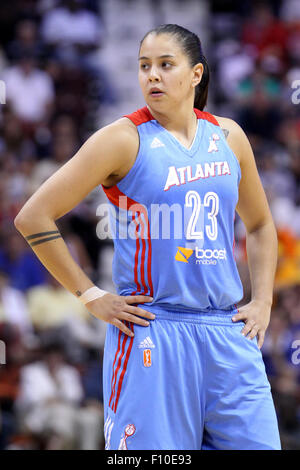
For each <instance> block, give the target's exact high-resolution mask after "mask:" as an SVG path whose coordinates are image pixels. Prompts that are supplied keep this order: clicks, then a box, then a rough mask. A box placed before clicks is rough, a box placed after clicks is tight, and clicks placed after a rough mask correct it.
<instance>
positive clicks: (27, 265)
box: [0, 227, 47, 292]
mask: <svg viewBox="0 0 300 470" xmlns="http://www.w3.org/2000/svg"><path fill="white" fill-rule="evenodd" d="M0 269H2V270H3V271H5V272H6V273H7V274H8V275H9V278H10V282H11V286H12V287H14V288H15V289H19V290H21V291H23V292H26V291H27V289H29V288H30V287H33V286H36V285H40V284H44V283H45V282H46V273H47V270H46V269H45V268H44V266H43V265H42V263H41V262H40V261H39V260H38V259H37V258H36V256H35V255H34V253H33V252H32V250H31V249H30V247H29V246H28V245H27V243H26V242H24V239H22V237H20V236H19V234H18V233H17V232H16V231H15V230H13V228H12V227H9V228H7V229H6V231H5V232H4V227H3V231H2V240H1V247H0Z"/></svg>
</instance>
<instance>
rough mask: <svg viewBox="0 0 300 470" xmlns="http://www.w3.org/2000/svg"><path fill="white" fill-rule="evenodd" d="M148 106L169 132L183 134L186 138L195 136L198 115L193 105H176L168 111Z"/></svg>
mask: <svg viewBox="0 0 300 470" xmlns="http://www.w3.org/2000/svg"><path fill="white" fill-rule="evenodd" d="M147 107H148V109H149V111H150V113H151V114H152V116H153V117H154V118H155V119H156V120H157V121H158V122H159V124H160V125H161V126H163V127H164V128H165V129H167V130H168V131H169V132H175V133H178V134H181V135H182V136H183V137H185V138H186V139H189V138H193V136H194V134H195V130H196V127H197V116H196V114H195V112H194V108H193V107H192V106H189V107H187V106H184V107H182V108H181V107H176V109H174V110H173V109H172V110H168V111H167V112H165V111H162V112H161V111H157V110H154V109H153V108H151V107H150V106H147Z"/></svg>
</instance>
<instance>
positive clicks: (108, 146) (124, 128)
mask: <svg viewBox="0 0 300 470" xmlns="http://www.w3.org/2000/svg"><path fill="white" fill-rule="evenodd" d="M91 139H92V140H94V148H98V149H99V151H101V153H102V155H105V156H106V157H107V158H106V161H110V162H111V164H113V171H111V173H110V174H109V175H107V177H106V178H105V180H104V181H103V184H104V186H108V187H109V186H113V185H114V184H116V183H117V182H118V181H120V180H121V179H122V178H123V177H124V176H125V175H126V174H127V173H128V171H129V170H130V168H131V167H132V165H133V164H134V162H135V159H136V156H137V154H138V150H139V135H138V131H137V128H136V126H135V124H133V122H131V121H130V119H128V118H121V119H118V120H116V121H114V122H112V123H111V124H108V125H107V126H105V127H103V128H101V129H99V130H98V131H96V132H95V133H94V134H93V136H92V137H91ZM100 149H101V150H100ZM111 168H112V167H111Z"/></svg>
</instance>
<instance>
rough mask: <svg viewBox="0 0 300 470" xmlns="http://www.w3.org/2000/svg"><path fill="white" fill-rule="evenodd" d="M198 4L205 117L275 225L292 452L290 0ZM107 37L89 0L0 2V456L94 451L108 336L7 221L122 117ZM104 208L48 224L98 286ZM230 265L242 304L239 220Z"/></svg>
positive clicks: (91, 202)
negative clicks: (233, 148) (231, 125)
mask: <svg viewBox="0 0 300 470" xmlns="http://www.w3.org/2000/svg"><path fill="white" fill-rule="evenodd" d="M127 1H129V0H124V2H123V3H124V8H125V7H126V3H127ZM133 1H134V0H131V3H132V2H133ZM136 1H137V0H136ZM143 1H144V0H143ZM145 1H146V0H145ZM149 1H150V0H149ZM187 1H201V0H187ZM161 2H163V0H161V1H159V0H156V1H154V0H151V5H153V6H154V7H155V4H157V5H159V3H161ZM173 2H174V8H176V4H177V0H173ZM208 5H209V9H210V14H209V32H210V42H209V43H208V44H207V45H204V46H205V47H204V49H205V52H206V56H207V58H208V63H209V64H210V68H211V85H210V95H209V105H208V107H207V109H206V110H207V111H209V112H212V113H215V114H217V115H220V116H227V117H231V118H233V119H235V120H236V121H237V122H238V123H239V124H240V125H241V126H242V127H243V129H244V130H245V132H246V133H247V135H248V137H249V139H250V142H251V145H252V148H253V151H254V154H255V157H256V162H257V166H258V169H259V173H260V176H261V179H262V182H263V185H264V188H265V191H266V194H267V197H268V200H269V203H270V207H271V210H272V214H273V217H274V220H275V223H276V227H277V231H278V239H279V253H278V254H279V261H278V267H277V273H276V280H275V292H274V304H273V308H272V317H271V322H270V326H269V328H268V331H267V335H266V339H265V343H264V346H263V349H262V353H263V358H264V361H265V365H266V370H267V373H268V377H269V380H270V382H271V385H272V391H273V396H274V400H275V405H276V409H277V413H278V418H279V424H280V432H281V438H282V443H283V446H284V448H286V449H300V148H299V147H300V103H298V102H297V89H295V86H296V85H297V84H296V85H295V83H296V81H297V80H300V2H299V1H298V0H269V1H268V0H265V1H250V0H245V1H244V2H239V1H237V0H230V1H228V2H224V1H221V0H212V1H210V2H208ZM164 20H165V21H166V22H167V21H168V18H164ZM157 21H159V19H158V20H157ZM105 31H106V25H105V21H104V18H103V14H102V11H101V2H100V1H99V0H40V1H36V0H10V2H8V3H7V2H2V3H0V35H1V46H0V75H1V77H0V78H1V80H4V82H5V85H6V103H5V104H2V105H1V109H0V339H1V340H2V341H4V343H5V345H6V351H5V352H6V361H5V362H6V363H5V364H3V365H0V449H103V447H104V441H103V403H102V369H101V367H102V354H103V344H104V338H105V325H103V324H102V322H100V321H98V320H96V319H95V318H93V317H92V316H91V315H90V314H89V313H88V311H87V310H86V308H85V307H84V306H82V304H81V303H80V302H78V300H77V299H76V298H75V297H74V296H73V295H72V294H70V293H69V292H68V291H66V290H65V289H64V288H63V287H62V286H61V285H60V284H59V283H58V282H57V281H56V280H55V279H54V278H53V277H52V276H51V275H49V274H48V272H47V270H46V269H45V268H44V267H43V265H42V264H41V263H40V262H39V260H38V259H37V257H36V256H35V254H34V253H33V252H32V250H31V248H30V247H29V245H27V243H26V241H25V240H24V239H23V237H22V236H21V235H20V234H19V233H18V232H17V231H16V229H15V227H14V224H13V220H14V217H15V216H16V214H17V213H18V211H19V210H20V208H21V207H22V206H23V204H24V203H25V201H26V200H27V199H28V198H29V197H30V195H31V194H32V193H33V192H34V191H35V190H36V189H37V188H38V187H39V186H40V185H41V184H42V183H43V181H45V180H46V179H47V178H48V177H49V176H50V175H51V174H52V173H53V172H55V171H56V170H57V169H58V168H59V167H60V166H61V165H63V164H64V163H65V162H66V161H67V160H68V159H69V158H70V157H72V155H74V153H75V152H76V151H77V149H78V148H79V147H80V146H81V145H82V143H83V142H84V141H85V140H86V138H87V137H88V136H89V135H90V134H91V133H92V132H94V131H95V130H96V129H97V126H98V121H97V119H98V118H99V109H101V105H102V104H103V103H106V104H108V105H110V106H114V105H116V106H118V96H117V94H116V93H115V90H114V88H113V87H112V85H111V82H110V76H109V74H108V73H107V68H106V64H105V63H101V61H99V60H98V57H99V56H98V51H99V50H100V49H101V47H102V46H103V44H104V43H105V37H106V35H105ZM195 32H196V33H198V34H199V36H200V38H201V31H195ZM293 87H294V88H293ZM298 87H299V89H300V86H299V85H298ZM298 99H300V91H299V93H298ZM130 111H131V110H129V112H130ZM101 197H102V196H101V194H100V191H99V190H98V188H97V190H95V191H93V192H92V193H91V194H90V195H89V196H88V197H87V198H86V199H85V200H84V201H83V202H82V203H80V204H79V205H78V206H77V207H76V208H74V209H73V210H72V211H71V212H70V213H69V214H67V215H66V216H64V217H63V218H61V219H60V220H59V221H57V225H58V227H59V229H60V231H61V233H62V235H63V238H64V240H65V242H66V243H67V246H68V248H69V249H70V251H71V253H72V256H73V257H74V259H75V260H76V261H77V262H78V264H79V265H80V266H81V267H82V268H83V269H84V271H85V272H86V273H87V274H88V275H89V277H90V278H91V279H92V280H93V281H94V282H95V283H96V284H98V285H101V287H102V288H106V286H105V287H103V279H104V280H105V281H107V273H110V270H111V267H110V266H109V261H110V257H109V256H108V257H107V256H104V254H105V252H106V251H105V250H106V248H107V247H109V249H111V242H109V241H105V240H101V239H99V238H98V237H97V234H96V224H97V222H98V220H99V218H98V217H96V207H97V205H98V204H99V201H100V200H101ZM235 254H236V259H237V262H238V267H239V271H240V275H241V278H242V281H243V285H244V291H245V296H244V299H243V302H245V301H248V300H249V299H250V280H249V272H248V268H247V258H246V249H245V229H244V226H243V224H242V223H241V221H240V220H239V218H238V217H237V218H236V249H235ZM297 348H298V350H299V353H298V352H297Z"/></svg>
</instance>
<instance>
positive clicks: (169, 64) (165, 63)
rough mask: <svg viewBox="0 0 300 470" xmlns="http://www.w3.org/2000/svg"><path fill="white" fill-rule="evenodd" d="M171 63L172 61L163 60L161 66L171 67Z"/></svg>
mask: <svg viewBox="0 0 300 470" xmlns="http://www.w3.org/2000/svg"><path fill="white" fill-rule="evenodd" d="M171 65H172V64H171V63H170V62H162V64H161V66H162V67H163V68H169V67H171Z"/></svg>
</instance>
